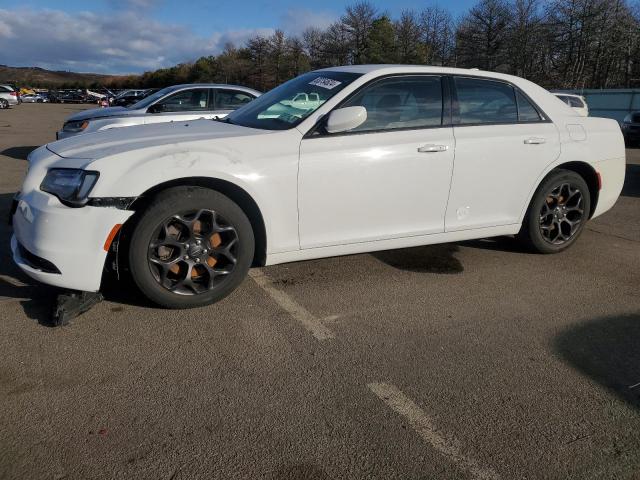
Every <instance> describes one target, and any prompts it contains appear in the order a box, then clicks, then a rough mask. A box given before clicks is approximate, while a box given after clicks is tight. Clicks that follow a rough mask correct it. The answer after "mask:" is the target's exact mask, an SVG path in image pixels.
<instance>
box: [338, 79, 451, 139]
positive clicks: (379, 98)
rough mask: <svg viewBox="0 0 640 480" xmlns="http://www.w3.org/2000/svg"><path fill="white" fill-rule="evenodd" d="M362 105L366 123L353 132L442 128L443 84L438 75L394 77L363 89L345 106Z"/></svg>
mask: <svg viewBox="0 0 640 480" xmlns="http://www.w3.org/2000/svg"><path fill="white" fill-rule="evenodd" d="M354 106H362V107H365V108H366V109H367V120H366V121H365V122H364V123H363V124H362V125H360V126H359V127H357V128H355V129H353V130H352V131H354V132H373V131H381V130H394V129H399V128H423V127H437V126H440V125H442V81H441V78H440V77H436V76H423V77H421V76H412V77H391V78H387V79H384V80H380V81H379V82H376V83H374V84H373V85H370V86H367V87H364V88H363V89H362V90H361V91H359V92H357V93H356V94H355V95H354V96H353V97H351V98H350V99H349V100H348V101H347V102H346V103H345V104H344V105H343V107H354Z"/></svg>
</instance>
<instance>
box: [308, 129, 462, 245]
mask: <svg viewBox="0 0 640 480" xmlns="http://www.w3.org/2000/svg"><path fill="white" fill-rule="evenodd" d="M425 145H442V146H445V147H447V150H445V151H443V152H433V153H420V152H419V151H418V149H419V148H421V147H423V146H425ZM454 147H455V142H454V138H453V129H452V128H433V129H422V130H408V131H406V130H405V131H396V132H394V131H391V132H385V133H383V134H380V133H361V134H358V135H344V136H334V135H329V136H326V137H321V138H308V139H305V140H303V141H302V144H301V146H300V176H299V187H298V191H299V200H298V205H299V211H300V246H301V248H313V247H320V246H331V245H339V244H349V243H358V242H368V241H372V240H382V239H388V238H394V237H395V238H400V237H408V236H416V235H425V234H430V233H441V232H443V231H444V213H445V209H446V207H447V195H448V192H449V184H450V181H451V171H452V169H453V155H454ZM390 172H393V175H390ZM418 177H419V178H423V181H422V182H415V181H414V180H415V178H418ZM328 187H329V191H327V189H328ZM390 199H392V200H390ZM335 212H340V214H339V215H336V214H335ZM381 219H384V221H381Z"/></svg>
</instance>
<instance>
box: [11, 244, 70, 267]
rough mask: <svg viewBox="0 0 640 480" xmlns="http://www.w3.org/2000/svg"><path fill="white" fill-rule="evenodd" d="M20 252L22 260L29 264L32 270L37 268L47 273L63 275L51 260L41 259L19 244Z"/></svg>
mask: <svg viewBox="0 0 640 480" xmlns="http://www.w3.org/2000/svg"><path fill="white" fill-rule="evenodd" d="M18 252H19V253H20V256H21V257H22V259H23V260H24V261H25V262H27V264H28V265H29V266H30V267H31V268H35V269H36V270H40V271H42V272H45V273H61V272H60V270H58V267H56V266H55V265H54V264H53V263H51V262H50V261H49V260H45V259H44V258H40V257H39V256H37V255H34V254H33V253H31V252H30V251H29V250H27V249H26V248H24V247H23V246H22V245H21V244H20V243H18Z"/></svg>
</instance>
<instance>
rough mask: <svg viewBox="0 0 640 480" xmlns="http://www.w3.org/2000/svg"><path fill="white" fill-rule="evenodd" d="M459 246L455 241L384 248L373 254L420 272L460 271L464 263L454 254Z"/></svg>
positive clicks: (409, 269)
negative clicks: (412, 246)
mask: <svg viewBox="0 0 640 480" xmlns="http://www.w3.org/2000/svg"><path fill="white" fill-rule="evenodd" d="M458 250H459V247H458V246H457V245H456V244H453V243H443V244H439V245H427V246H424V247H414V248H403V249H400V250H384V251H380V252H375V253H372V254H371V255H372V256H373V257H374V258H376V259H378V260H380V261H381V262H383V263H386V264H387V265H389V266H391V267H394V268H398V269H400V270H406V271H409V272H418V273H445V274H446V273H460V272H462V271H463V270H464V267H463V266H462V263H460V260H458V259H457V258H456V257H455V256H454V255H455V253H456V252H458Z"/></svg>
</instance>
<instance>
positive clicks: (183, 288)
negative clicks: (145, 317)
mask: <svg viewBox="0 0 640 480" xmlns="http://www.w3.org/2000/svg"><path fill="white" fill-rule="evenodd" d="M254 249H255V240H254V235H253V230H252V228H251V223H250V222H249V219H248V218H247V216H246V215H245V214H244V212H243V211H242V209H241V208H240V207H239V206H238V205H236V204H235V203H234V202H233V201H231V200H230V199H229V198H227V197H226V196H224V195H222V194H221V193H219V192H216V191H214V190H210V189H207V188H201V187H175V188H170V189H168V190H165V191H163V192H161V193H160V194H159V195H158V196H157V197H156V198H155V199H154V200H153V201H152V203H151V204H150V205H149V206H148V208H146V209H145V210H144V211H143V212H142V214H141V216H140V218H139V219H138V221H137V223H136V224H135V225H134V226H133V232H132V235H131V241H130V243H129V251H128V260H129V269H130V272H131V276H132V278H133V281H134V282H135V284H136V285H137V286H138V288H139V289H140V290H141V291H142V293H143V294H144V295H145V296H146V297H147V298H148V299H149V300H151V301H152V302H154V303H156V304H158V305H160V306H162V307H165V308H193V307H201V306H204V305H209V304H212V303H215V302H218V301H220V300H222V299H223V298H224V297H226V296H227V295H228V294H230V293H231V292H232V291H233V290H235V288H236V287H237V286H238V285H240V283H241V282H242V281H243V280H244V278H245V277H246V275H247V272H248V271H249V267H250V266H251V263H252V261H253V253H254Z"/></svg>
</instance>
